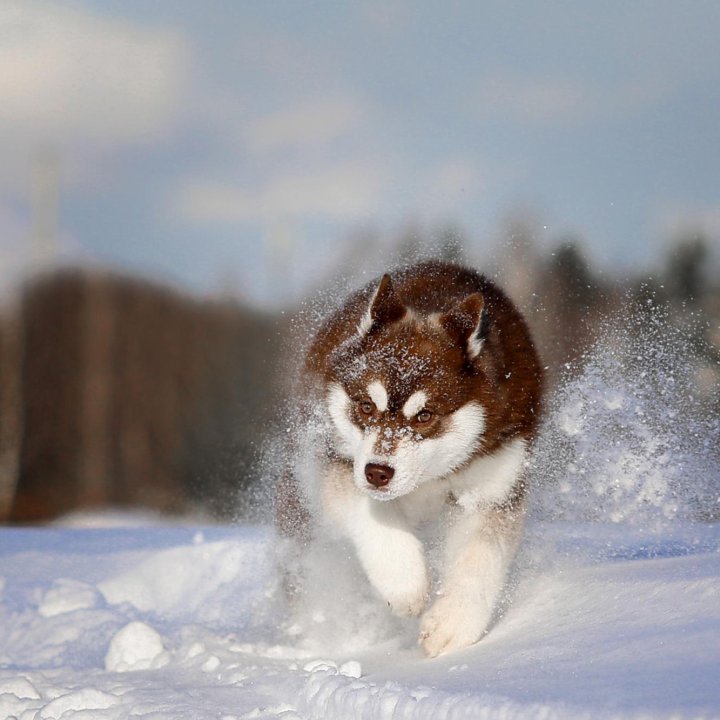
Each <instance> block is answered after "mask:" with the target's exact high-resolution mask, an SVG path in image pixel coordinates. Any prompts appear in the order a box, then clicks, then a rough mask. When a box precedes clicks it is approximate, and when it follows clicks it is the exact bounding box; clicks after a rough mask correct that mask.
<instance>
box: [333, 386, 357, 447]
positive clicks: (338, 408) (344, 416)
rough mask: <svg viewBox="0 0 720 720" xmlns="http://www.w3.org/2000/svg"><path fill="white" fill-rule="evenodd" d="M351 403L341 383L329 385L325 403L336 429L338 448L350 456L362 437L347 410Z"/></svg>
mask: <svg viewBox="0 0 720 720" xmlns="http://www.w3.org/2000/svg"><path fill="white" fill-rule="evenodd" d="M351 403H352V401H351V400H350V396H349V395H348V394H347V393H346V392H345V390H344V389H343V387H342V385H339V384H338V383H333V384H332V385H330V389H329V390H328V396H327V405H328V413H329V414H330V419H331V420H332V422H333V425H334V426H335V429H336V430H337V434H338V438H339V440H340V447H339V448H338V450H339V451H340V452H342V453H343V454H345V455H348V456H350V457H352V456H353V455H354V454H355V449H356V448H357V446H358V445H359V444H360V443H361V442H362V439H363V433H362V430H360V428H359V427H357V426H356V425H355V424H353V422H352V421H351V420H350V415H349V410H350V405H351Z"/></svg>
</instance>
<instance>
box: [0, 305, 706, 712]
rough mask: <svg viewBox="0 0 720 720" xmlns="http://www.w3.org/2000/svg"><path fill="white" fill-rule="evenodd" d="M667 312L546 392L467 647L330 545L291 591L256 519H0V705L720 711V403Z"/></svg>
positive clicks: (613, 341) (10, 708)
mask: <svg viewBox="0 0 720 720" xmlns="http://www.w3.org/2000/svg"><path fill="white" fill-rule="evenodd" d="M660 321H662V318H660ZM660 321H659V322H658V323H657V324H656V325H655V326H654V327H653V326H652V324H651V325H649V326H648V323H647V322H645V320H644V319H643V321H642V323H641V327H640V329H638V328H635V330H634V331H633V332H632V333H628V334H625V333H624V331H623V329H622V328H620V329H618V328H617V327H616V328H611V329H610V331H609V333H608V340H607V342H604V343H600V344H599V346H598V348H596V350H595V351H594V354H593V355H592V356H591V357H589V358H588V359H587V362H586V364H585V369H584V371H583V372H582V373H581V374H580V375H579V376H574V375H571V376H570V377H569V378H568V379H567V381H566V382H565V383H563V385H562V387H561V389H560V390H559V391H558V392H557V393H556V394H555V395H554V397H553V398H551V400H550V403H549V409H548V413H547V416H546V421H545V424H544V430H543V433H542V436H541V439H540V442H539V443H538V446H537V448H536V452H535V460H534V463H533V466H532V467H531V468H530V469H529V472H530V473H531V480H532V487H533V488H534V490H533V494H532V502H531V513H530V522H529V528H528V533H527V537H526V540H525V543H524V545H523V548H522V551H521V553H520V557H519V559H518V562H517V566H516V569H515V572H514V575H513V578H512V582H511V583H510V586H509V591H508V596H507V598H506V600H505V603H504V607H503V612H502V614H501V615H500V616H499V617H498V618H497V621H496V622H495V624H494V626H493V627H491V630H490V632H489V633H488V634H487V635H486V636H485V637H484V638H483V639H481V641H480V642H479V643H478V644H477V645H475V646H473V647H471V648H468V649H466V650H464V651H461V652H457V653H454V654H450V655H447V656H442V657H440V658H437V659H434V660H428V659H426V658H424V657H423V656H422V654H421V652H420V650H419V649H418V647H417V644H416V637H417V633H418V623H417V620H398V619H396V618H393V617H392V616H391V615H390V613H389V611H388V609H387V608H386V607H385V605H384V604H383V603H382V602H380V601H378V599H377V598H375V597H373V595H372V590H371V589H370V588H369V587H368V585H367V582H365V581H364V580H363V577H362V574H361V573H360V572H359V570H358V567H357V563H356V561H355V560H354V558H353V556H352V553H351V552H349V550H348V549H347V548H344V547H342V546H340V545H337V546H332V547H327V548H320V549H318V550H317V551H315V552H314V553H312V555H311V556H310V558H309V560H308V562H307V572H308V582H307V595H306V597H305V600H304V602H301V603H298V604H297V605H296V607H295V608H294V609H293V610H292V612H290V610H289V608H288V607H286V604H285V601H284V593H283V592H281V591H280V589H279V583H278V579H277V573H276V572H275V570H274V568H275V562H276V553H277V547H278V543H276V542H275V538H274V535H273V530H272V529H271V528H270V527H266V526H261V525H259V526H251V525H247V524H246V525H242V524H240V525H236V526H206V527H178V526H159V525H158V524H157V523H156V522H155V523H154V524H153V520H154V519H153V518H147V517H146V518H141V522H139V523H137V522H136V523H133V526H132V527H117V526H115V527H105V528H101V527H88V526H92V525H93V524H105V525H117V521H118V518H116V517H113V516H104V517H102V518H99V519H98V518H87V517H85V518H82V517H79V518H78V517H76V518H74V522H81V523H82V524H83V525H85V527H84V529H77V528H75V529H74V528H73V527H68V526H64V527H55V528H52V529H12V528H5V529H0V719H2V718H17V719H18V720H51V719H55V720H59V719H60V718H62V719H63V720H69V719H70V718H72V719H73V720H125V719H127V718H136V719H138V720H140V719H143V720H185V719H187V720H204V719H206V718H207V719H208V720H209V719H210V718H213V719H215V720H221V719H225V720H230V719H231V718H232V719H239V718H247V719H250V718H284V719H285V720H293V719H294V720H298V719H303V720H310V719H311V718H317V719H322V720H333V719H338V720H340V719H341V720H352V719H354V718H363V719H370V718H372V719H378V720H385V719H395V720H406V719H410V718H427V719H432V720H459V719H460V718H467V719H468V720H479V719H481V718H500V719H509V718H519V719H526V718H542V719H543V720H551V719H552V718H573V719H576V718H589V719H595V718H601V719H602V718H641V717H643V718H720V525H718V524H711V523H709V522H701V521H700V519H701V518H704V519H706V520H707V519H709V518H717V517H720V512H719V511H718V504H719V503H720V497H718V496H719V495H720V474H719V472H720V471H719V465H720V458H719V456H718V451H719V448H720V422H719V421H718V419H717V417H715V416H713V415H712V414H707V413H706V414H705V415H703V414H702V413H698V412H697V409H698V408H696V407H695V403H696V399H697V397H698V396H697V393H696V392H695V391H694V390H693V387H692V383H691V378H692V374H693V367H692V364H691V363H690V361H689V360H688V358H689V357H690V353H689V352H688V351H687V348H688V347H689V345H688V343H687V342H686V341H685V339H684V338H683V337H682V336H680V335H678V331H672V332H671V329H670V328H669V327H668V326H667V324H666V323H664V322H660ZM267 475H268V478H266V479H265V480H268V479H269V480H270V481H271V480H272V475H273V473H272V471H271V470H268V472H267ZM263 484H266V483H263ZM267 484H271V482H270V483H267ZM266 504H267V503H266ZM95 521H98V522H95ZM143 522H150V523H151V524H150V525H149V526H147V527H143V526H142V525H143Z"/></svg>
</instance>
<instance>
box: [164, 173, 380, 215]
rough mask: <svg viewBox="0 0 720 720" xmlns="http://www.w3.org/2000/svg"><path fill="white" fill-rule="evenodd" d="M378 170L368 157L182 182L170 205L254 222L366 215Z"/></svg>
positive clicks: (371, 207) (374, 199)
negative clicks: (258, 178) (246, 177)
mask: <svg viewBox="0 0 720 720" xmlns="http://www.w3.org/2000/svg"><path fill="white" fill-rule="evenodd" d="M381 187H382V186H381V175H380V172H379V170H378V169H377V168H376V167H375V166H374V165H373V164H372V163H369V162H365V161H354V162H348V163H345V164H339V165H332V166H327V167H319V168H315V169H308V170H307V171H305V172H297V171H294V172H286V173H278V174H276V175H274V176H273V177H272V178H270V179H269V180H267V181H266V182H265V183H264V184H258V185H252V186H250V185H249V184H248V185H233V184H228V183H223V182H214V181H191V182H187V183H184V184H183V185H182V186H181V187H180V188H179V190H178V192H177V193H176V195H175V198H174V201H173V204H174V207H175V209H176V211H177V212H178V213H179V214H181V215H182V216H183V217H185V218H187V219H189V220H193V221H200V222H208V221H209V222H223V223H258V222H265V221H268V220H270V219H272V218H293V219H304V220H331V221H354V220H359V219H363V218H366V217H367V216H369V215H372V214H373V212H374V210H375V209H376V207H377V204H378V200H379V196H380V193H381Z"/></svg>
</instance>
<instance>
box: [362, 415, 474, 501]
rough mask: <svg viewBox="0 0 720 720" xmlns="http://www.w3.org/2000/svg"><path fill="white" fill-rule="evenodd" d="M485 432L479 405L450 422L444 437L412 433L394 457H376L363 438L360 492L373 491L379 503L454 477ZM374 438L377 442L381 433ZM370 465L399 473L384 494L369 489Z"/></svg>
mask: <svg viewBox="0 0 720 720" xmlns="http://www.w3.org/2000/svg"><path fill="white" fill-rule="evenodd" d="M484 431H485V411H484V410H483V408H482V406H480V405H479V404H478V403H476V402H469V403H466V404H465V405H463V406H462V407H461V408H459V409H458V410H456V411H455V412H454V413H453V414H452V415H451V416H450V417H449V418H448V420H447V423H446V427H445V430H444V432H442V433H441V434H440V435H438V436H437V437H433V438H426V439H416V438H415V436H414V434H413V433H412V431H409V433H408V434H407V436H406V437H403V439H401V440H400V442H399V443H398V444H397V449H396V450H395V452H393V453H392V454H387V455H382V456H380V455H376V454H375V452H374V446H372V445H370V444H369V443H368V442H366V438H365V437H363V442H362V443H361V444H360V445H359V446H358V452H357V453H356V455H355V462H354V468H355V472H354V477H355V483H356V485H357V486H358V488H360V489H364V490H366V491H368V490H369V491H370V492H371V493H372V495H373V497H375V498H376V499H378V500H392V499H394V498H397V497H400V496H402V495H406V494H407V493H409V492H412V491H413V490H415V489H416V488H417V487H418V486H419V485H422V484H423V483H426V482H428V481H430V480H436V479H438V478H441V477H446V476H447V475H450V474H451V473H452V472H454V471H456V470H457V469H458V468H459V467H461V466H462V465H463V464H464V463H466V462H467V461H468V460H469V459H470V458H471V457H472V455H473V453H474V452H475V450H476V449H477V447H478V444H479V442H480V439H481V438H482V434H483V432H484ZM371 434H373V433H371ZM374 435H375V438H374V439H377V433H374ZM369 462H376V463H380V464H381V465H389V466H390V467H392V468H393V469H394V470H395V475H394V476H393V479H392V480H391V481H390V482H389V484H388V485H387V486H386V487H385V488H383V490H382V491H375V490H372V489H370V488H369V487H368V483H367V480H366V479H365V473H364V468H365V464H366V463H369Z"/></svg>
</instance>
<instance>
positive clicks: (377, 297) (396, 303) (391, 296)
mask: <svg viewBox="0 0 720 720" xmlns="http://www.w3.org/2000/svg"><path fill="white" fill-rule="evenodd" d="M406 313H407V308H406V307H405V306H404V305H403V304H402V301H401V300H400V298H399V297H398V296H397V293H396V292H395V288H394V286H393V282H392V279H391V277H390V275H388V274H387V273H385V275H383V276H382V279H381V280H380V283H379V285H378V286H377V288H376V290H375V292H374V293H373V295H372V297H371V298H370V303H369V304H368V307H367V310H366V311H365V313H364V315H363V316H362V318H361V320H360V323H359V324H358V335H359V336H360V337H365V336H366V335H367V334H368V333H369V332H370V331H372V330H375V329H377V328H378V327H381V326H383V325H387V324H389V323H393V322H397V321H398V320H402V319H403V318H404V317H405V314H406Z"/></svg>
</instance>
